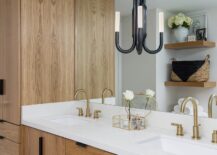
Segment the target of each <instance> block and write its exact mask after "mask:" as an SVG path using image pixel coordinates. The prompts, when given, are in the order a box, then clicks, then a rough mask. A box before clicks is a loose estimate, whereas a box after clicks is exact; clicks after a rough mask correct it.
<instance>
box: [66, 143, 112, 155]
mask: <svg viewBox="0 0 217 155" xmlns="http://www.w3.org/2000/svg"><path fill="white" fill-rule="evenodd" d="M66 155H114V154H112V153H109V152H106V151H102V150H99V149H97V148H94V147H91V146H87V145H84V144H80V143H76V142H74V141H72V140H66Z"/></svg>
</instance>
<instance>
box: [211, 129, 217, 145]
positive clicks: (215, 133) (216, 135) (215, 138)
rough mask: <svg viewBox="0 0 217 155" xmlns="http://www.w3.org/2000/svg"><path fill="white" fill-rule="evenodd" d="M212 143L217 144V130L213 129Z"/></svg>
mask: <svg viewBox="0 0 217 155" xmlns="http://www.w3.org/2000/svg"><path fill="white" fill-rule="evenodd" d="M212 143H215V144H217V130H214V131H213V133H212Z"/></svg>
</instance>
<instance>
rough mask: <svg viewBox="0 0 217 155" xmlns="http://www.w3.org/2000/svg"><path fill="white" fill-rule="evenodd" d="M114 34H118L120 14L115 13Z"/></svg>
mask: <svg viewBox="0 0 217 155" xmlns="http://www.w3.org/2000/svg"><path fill="white" fill-rule="evenodd" d="M115 32H120V12H115Z"/></svg>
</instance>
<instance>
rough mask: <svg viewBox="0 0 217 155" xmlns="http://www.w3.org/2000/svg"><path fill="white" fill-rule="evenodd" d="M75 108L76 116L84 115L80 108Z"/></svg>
mask: <svg viewBox="0 0 217 155" xmlns="http://www.w3.org/2000/svg"><path fill="white" fill-rule="evenodd" d="M77 110H78V116H84V113H83V109H82V108H77Z"/></svg>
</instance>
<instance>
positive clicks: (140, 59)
mask: <svg viewBox="0 0 217 155" xmlns="http://www.w3.org/2000/svg"><path fill="white" fill-rule="evenodd" d="M115 1H116V11H120V45H121V47H123V48H124V49H128V48H129V47H130V46H131V45H132V8H133V0H115ZM147 8H148V10H147V41H146V44H147V46H148V47H149V48H150V49H156V48H157V47H158V45H159V12H161V11H163V12H164V24H165V25H164V27H165V28H164V44H169V43H170V45H174V46H175V45H177V44H175V43H177V42H180V41H182V42H187V41H193V42H196V41H197V40H204V41H205V40H207V41H211V42H216V40H217V31H216V28H217V22H216V20H215V18H216V14H217V1H216V0H207V1H204V0H194V1H193V2H192V1H191V3H189V1H188V0H182V1H176V2H171V1H170V0H164V1H162V0H147ZM180 13H181V14H180ZM177 16H178V17H177ZM180 25H181V26H180ZM180 27H183V29H181V28H180ZM179 28H180V29H181V30H178V29H179ZM193 42H192V43H193ZM171 43H173V44H171ZM188 43H189V42H188ZM186 46H188V45H186ZM200 47H201V46H198V47H197V48H194V49H188V48H187V47H185V48H183V49H182V47H180V49H179V50H175V49H167V48H163V49H162V50H161V52H160V53H158V54H157V55H150V54H148V53H146V52H143V53H142V54H141V55H138V54H137V52H136V51H134V52H132V53H130V54H122V53H120V52H119V51H118V50H116V51H115V53H116V92H115V93H116V95H115V96H116V97H115V99H114V98H112V97H109V98H106V99H105V101H104V102H105V104H113V105H117V106H124V105H125V102H124V99H123V92H124V91H126V90H132V91H133V92H134V93H135V98H134V100H133V107H135V108H142V109H152V110H159V111H162V112H173V113H179V112H180V107H181V104H182V102H183V100H184V98H186V97H189V96H190V97H194V98H196V99H197V104H198V115H199V116H201V117H208V111H212V117H213V118H217V106H216V105H215V104H212V105H211V104H209V107H208V102H209V97H210V95H211V94H216V93H217V89H216V88H215V87H214V86H215V85H214V86H212V87H214V88H203V87H205V86H204V85H203V83H202V85H198V83H196V82H195V81H194V82H193V84H195V85H194V86H197V87H189V86H188V87H177V86H176V83H175V85H174V86H173V87H168V86H165V82H166V81H171V72H172V68H173V66H172V65H171V64H172V60H173V59H174V58H175V60H177V61H193V60H204V58H205V57H206V55H208V54H209V55H210V60H209V61H210V70H209V72H208V74H209V78H208V81H212V82H213V81H214V82H215V81H216V80H217V74H216V73H215V70H217V60H216V59H217V53H216V52H215V50H216V48H215V47H214V46H210V47H212V48H200ZM200 67H201V66H200ZM184 84H186V82H184ZM187 84H189V83H187ZM214 84H215V83H214ZM190 86H191V85H190ZM147 90H153V91H154V92H155V93H156V94H155V96H154V98H153V99H151V100H149V98H148V97H147V95H146V92H147ZM107 95H108V94H107ZM214 100H215V98H214ZM192 109H193V107H192V106H191V104H187V105H186V110H185V113H186V114H188V115H192V114H193V112H192ZM208 109H209V110H208ZM210 109H212V110H210ZM209 113H210V112H209ZM210 117H211V115H210Z"/></svg>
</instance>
